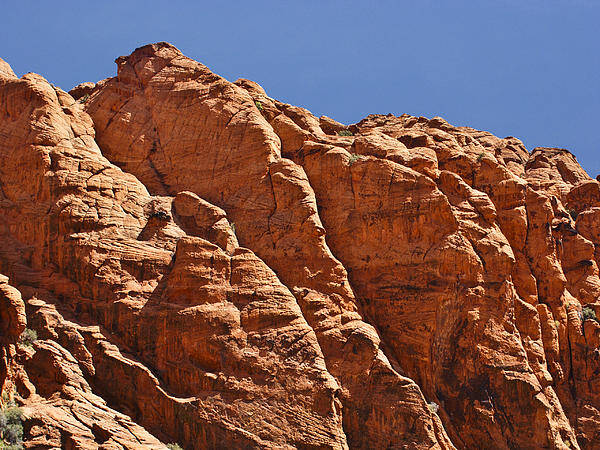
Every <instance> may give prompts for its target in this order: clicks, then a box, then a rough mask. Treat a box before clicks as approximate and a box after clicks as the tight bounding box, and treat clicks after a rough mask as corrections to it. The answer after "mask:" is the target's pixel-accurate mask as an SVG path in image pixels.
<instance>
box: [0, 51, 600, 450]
mask: <svg viewBox="0 0 600 450" xmlns="http://www.w3.org/2000/svg"><path fill="white" fill-rule="evenodd" d="M116 62H117V66H118V73H117V76H116V77H114V78H108V79H106V80H102V81H100V82H98V83H96V84H93V83H84V84H82V85H79V86H77V87H76V88H75V89H73V90H72V91H71V93H70V94H69V93H66V92H64V91H62V90H60V89H58V88H56V87H54V86H52V85H50V84H49V83H48V82H47V81H46V80H44V79H43V78H42V77H40V76H39V75H35V74H27V75H24V76H23V77H22V78H20V79H19V78H17V77H16V76H15V75H14V73H13V72H12V70H11V69H10V67H9V66H8V64H6V63H4V62H3V61H1V60H0V157H1V158H2V161H3V164H2V165H1V166H0V188H1V190H0V196H1V198H0V244H1V245H0V272H2V273H4V274H5V275H7V276H8V277H9V278H8V279H7V278H6V277H3V278H1V279H0V317H1V318H2V322H1V323H0V329H1V332H2V334H1V336H0V338H1V342H0V345H1V346H2V361H1V366H0V377H1V378H0V383H2V386H3V387H4V390H5V391H6V392H10V393H12V394H11V395H14V396H15V398H16V400H17V401H18V402H19V403H20V404H22V405H23V408H24V412H25V431H26V433H25V438H26V439H25V444H24V445H25V446H26V447H27V448H57V447H63V448H163V447H164V444H163V443H165V442H178V443H179V444H180V445H182V446H183V447H185V448H189V449H202V448H313V449H326V448H328V449H343V448H364V449H366V448H411V449H412V448H417V449H419V448H420V449H430V448H439V449H450V448H455V447H456V448H514V449H528V448H531V449H533V448H587V449H595V448H600V349H599V347H600V324H599V323H598V322H596V321H595V320H594V319H593V317H592V316H593V313H592V311H594V312H596V313H597V314H598V317H600V301H599V300H598V299H599V297H600V278H599V272H598V264H599V263H600V183H598V182H597V181H596V180H593V179H591V178H590V177H589V176H588V175H587V174H586V173H585V171H584V170H583V169H582V168H581V167H580V166H579V165H578V163H577V161H576V159H575V158H574V156H573V155H572V154H571V153H569V152H568V151H566V150H561V149H548V148H537V149H535V150H534V151H533V152H532V153H529V152H528V151H527V150H526V149H525V148H524V146H523V145H522V143H521V142H520V141H519V140H518V139H515V138H505V139H499V138H497V137H495V136H493V135H491V134H490V133H487V132H482V131H477V130H474V129H472V128H464V127H453V126H451V125H449V124H448V123H447V122H445V121H444V120H443V119H441V118H438V117H436V118H434V119H425V118H423V117H420V118H417V117H411V116H408V115H403V116H400V117H395V116H392V115H387V116H381V115H371V116H368V117H367V118H365V119H363V120H362V121H360V122H359V123H357V124H354V125H351V126H345V125H342V124H340V123H338V122H336V121H334V120H333V119H331V118H328V117H325V116H323V117H321V118H317V117H314V116H313V115H312V114H311V113H310V112H309V111H307V110H305V109H303V108H298V107H295V106H291V105H287V104H284V103H281V102H279V101H277V100H274V99H272V98H270V97H268V96H267V94H266V93H265V91H264V90H263V89H262V88H261V87H260V86H258V85H257V84H256V83H253V82H251V81H248V80H238V81H236V82H235V83H231V82H229V81H227V80H225V79H223V78H221V77H219V76H218V75H215V74H213V73H212V72H211V71H210V70H209V69H208V68H206V67H205V66H203V65H202V64H200V63H198V62H195V61H193V60H191V59H189V58H187V57H185V56H184V55H182V54H181V53H180V52H179V50H177V49H176V48H175V47H173V46H171V45H170V44H166V43H158V44H153V45H148V46H145V47H142V48H139V49H137V50H136V51H135V52H134V53H132V54H131V55H130V56H127V57H120V58H118V59H117V60H116ZM9 283H10V284H9ZM26 326H27V327H29V328H33V329H35V330H36V331H37V334H38V340H37V341H36V342H34V343H33V346H32V347H27V346H25V345H23V343H19V341H18V338H19V335H20V334H21V333H22V332H23V330H24V329H25V327H26ZM161 442H162V443H161Z"/></svg>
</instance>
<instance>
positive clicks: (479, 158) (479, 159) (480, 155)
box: [477, 152, 485, 162]
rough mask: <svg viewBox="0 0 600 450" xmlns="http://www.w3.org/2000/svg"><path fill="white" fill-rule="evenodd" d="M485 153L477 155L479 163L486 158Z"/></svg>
mask: <svg viewBox="0 0 600 450" xmlns="http://www.w3.org/2000/svg"><path fill="white" fill-rule="evenodd" d="M484 156H485V153H484V152H481V153H480V154H479V155H477V162H481V160H482V159H483V158H484Z"/></svg>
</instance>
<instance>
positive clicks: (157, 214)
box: [150, 211, 169, 220]
mask: <svg viewBox="0 0 600 450" xmlns="http://www.w3.org/2000/svg"><path fill="white" fill-rule="evenodd" d="M150 217H155V218H157V219H159V220H169V214H167V213H166V212H164V211H155V212H153V213H152V214H151V215H150Z"/></svg>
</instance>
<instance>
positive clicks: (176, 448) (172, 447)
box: [167, 444, 183, 450]
mask: <svg viewBox="0 0 600 450" xmlns="http://www.w3.org/2000/svg"><path fill="white" fill-rule="evenodd" d="M167 448H168V449H169V450H183V448H181V445H179V444H167Z"/></svg>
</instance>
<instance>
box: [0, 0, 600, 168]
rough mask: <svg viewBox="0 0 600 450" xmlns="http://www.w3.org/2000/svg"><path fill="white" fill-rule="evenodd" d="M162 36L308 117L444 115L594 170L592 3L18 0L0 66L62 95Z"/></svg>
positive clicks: (596, 90)
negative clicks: (567, 153) (566, 155)
mask: <svg viewBox="0 0 600 450" xmlns="http://www.w3.org/2000/svg"><path fill="white" fill-rule="evenodd" d="M156 41H169V42H171V43H173V44H174V45H175V46H177V47H178V48H179V49H180V50H182V51H183V52H184V53H185V54H186V55H188V56H190V57H192V58H194V59H197V60H199V61H201V62H203V63H204V64H206V65H207V66H209V67H210V68H211V69H212V70H213V71H215V72H217V73H219V74H220V75H222V76H224V77H226V78H228V79H230V80H232V81H233V80H235V79H237V78H239V77H244V78H249V79H252V80H255V81H257V82H258V83H260V84H261V85H262V86H263V87H264V88H265V89H266V90H267V92H268V94H269V95H270V96H272V97H275V98H278V99H280V100H283V101H286V102H289V103H292V104H295V105H299V106H304V107H306V108H308V109H310V110H311V111H312V112H313V113H315V114H316V115H321V114H326V115H329V116H331V117H333V118H335V119H337V120H339V121H342V122H345V123H353V122H356V121H358V120H360V119H361V118H362V117H364V116H365V115H367V114H369V113H384V114H385V113H390V112H391V113H394V114H402V113H409V114H412V115H423V116H427V117H433V116H437V115H439V116H442V117H444V118H445V119H446V120H448V121H449V122H450V123H452V124H454V125H468V126H472V127H475V128H479V129H485V130H489V131H491V132H493V133H494V134H496V135H499V136H501V137H504V136H509V135H511V136H517V137H519V138H520V139H522V140H523V141H524V143H525V145H526V146H527V148H528V149H530V150H531V149H533V148H534V147H536V146H554V147H564V148H568V149H570V150H571V151H572V152H573V153H575V154H576V155H577V157H578V159H579V161H580V162H581V163H582V164H583V166H584V167H585V168H586V169H587V170H588V172H589V173H590V175H592V176H595V175H596V174H598V173H600V138H599V134H600V111H599V110H600V0H477V1H475V0H474V1H464V0H452V1H451V0H447V1H430V0H413V1H410V2H409V1H387V0H377V1H376V0H373V1H352V0H346V1H327V0H321V1H311V0H308V1H306V0H305V1H297V0H296V1H287V0H273V1H260V0H253V1H218V0H211V1H210V2H202V1H194V2H192V1H187V2H184V1H177V0H171V1H163V2H154V1H128V0H121V1H111V0H97V1H95V2H87V1H82V0H79V1H30V0H23V1H15V2H11V3H10V7H8V6H5V7H3V8H2V15H1V16H0V57H2V58H3V59H5V60H6V61H7V62H8V63H10V64H11V65H12V67H13V69H14V70H15V72H16V73H17V74H18V75H21V74H23V73H26V72H38V73H41V74H42V75H44V76H45V77H46V78H47V79H48V80H50V81H51V82H53V83H55V84H57V85H58V86H61V87H62V88H64V89H67V90H68V89H70V88H71V87H72V86H74V85H76V84H78V83H80V82H82V81H97V80H99V79H102V78H106V77H108V76H112V75H114V73H115V69H116V66H115V64H114V62H113V61H114V59H115V58H116V57H117V56H120V55H126V54H129V53H131V51H133V50H134V49H135V48H136V47H138V46H140V45H143V44H146V43H150V42H156Z"/></svg>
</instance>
